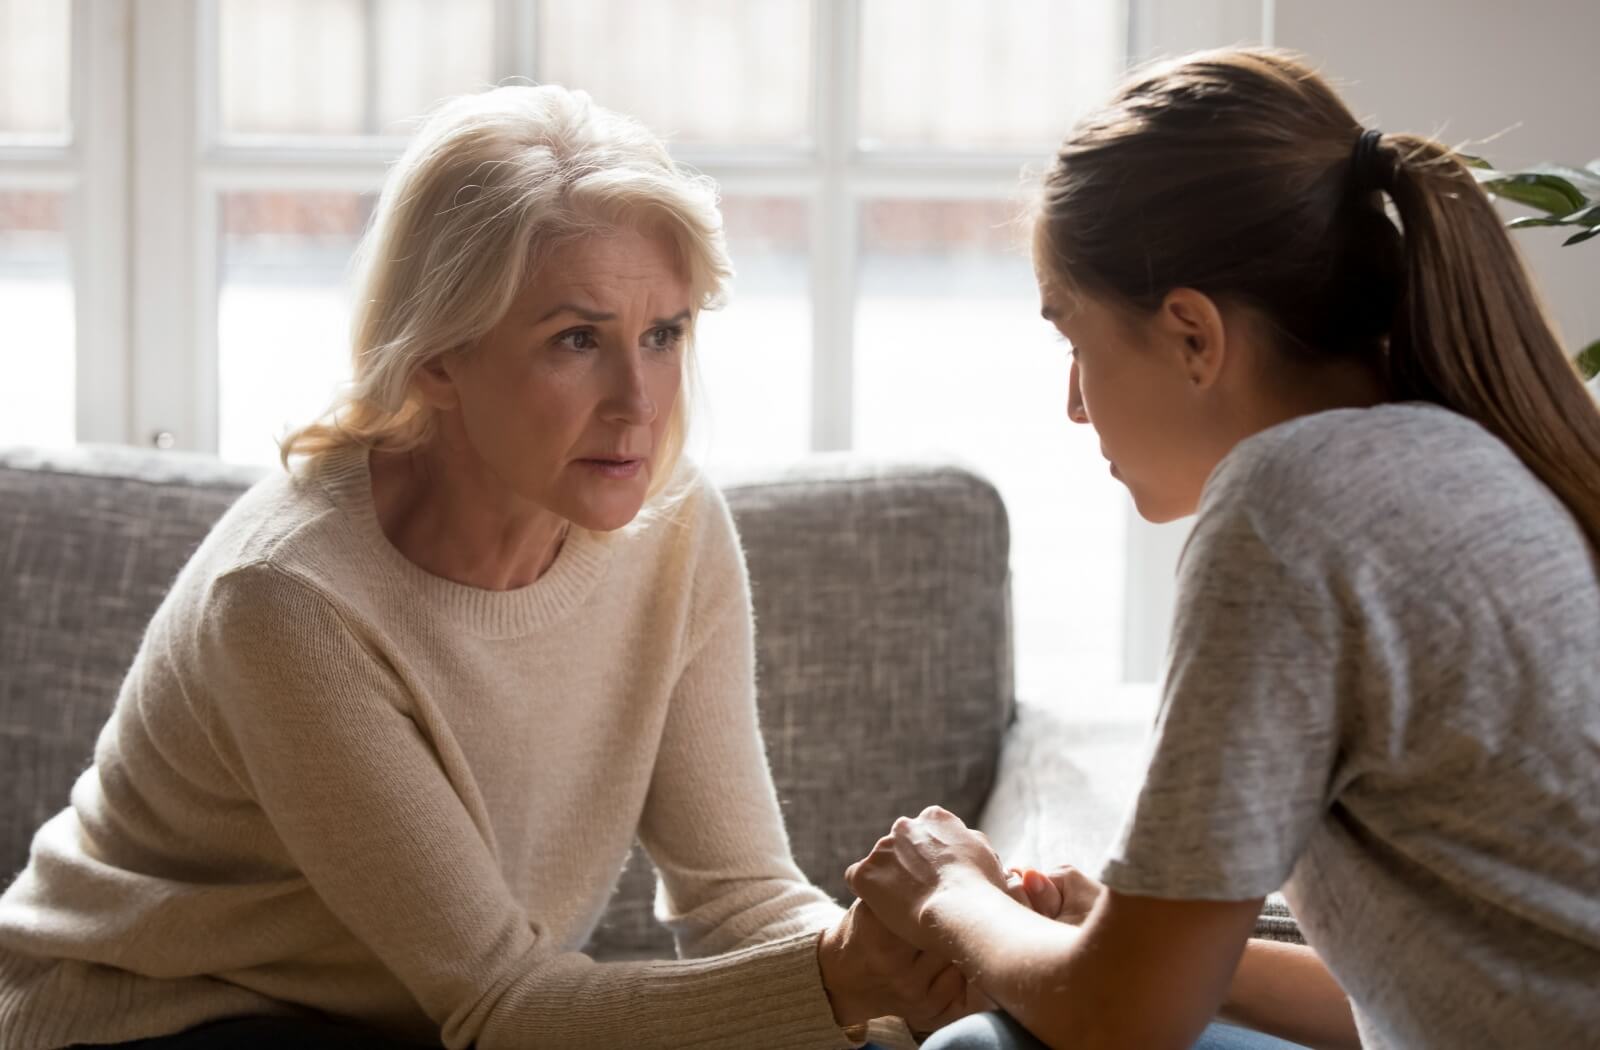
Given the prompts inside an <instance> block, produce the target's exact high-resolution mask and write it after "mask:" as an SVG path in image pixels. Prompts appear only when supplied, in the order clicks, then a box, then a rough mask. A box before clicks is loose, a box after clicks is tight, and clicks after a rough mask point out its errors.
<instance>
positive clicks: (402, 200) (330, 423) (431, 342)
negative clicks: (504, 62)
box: [280, 85, 732, 497]
mask: <svg viewBox="0 0 1600 1050" xmlns="http://www.w3.org/2000/svg"><path fill="white" fill-rule="evenodd" d="M623 227H629V228H641V227H642V228H644V229H646V230H648V231H649V232H650V233H652V234H661V235H665V236H666V237H667V238H668V239H669V240H670V241H671V242H672V244H673V246H674V248H675V249H676V253H677V256H678V261H679V263H680V265H682V266H683V268H684V272H685V274H686V276H687V278H688V280H689V284H690V289H691V292H692V296H693V298H692V302H693V303H694V309H695V311H696V313H697V314H698V311H699V310H700V309H705V308H714V307H716V306H718V305H720V304H721V302H722V298H723V294H724V290H725V288H726V284H727V281H728V279H729V278H730V277H731V276H732V269H731V267H730V265H729V262H728V256H727V250H726V247H725V245H724V240H723V232H722V217H721V214H720V212H719V211H718V209H717V193H716V187H715V185H714V184H713V183H712V182H711V180H710V179H708V178H705V177H704V176H698V175H693V174H691V173H689V172H687V171H685V170H684V169H682V168H680V167H679V166H678V165H677V164H675V163H674V162H673V160H672V158H671V156H670V155H669V154H668V153H667V150H666V147H665V146H664V145H663V144H662V143H661V141H660V140H659V139H658V138H656V136H655V135H653V134H651V132H650V131H649V130H647V129H646V128H645V127H644V126H643V125H642V124H640V123H639V122H638V121H635V120H633V119H631V118H629V117H625V116H622V115H620V114H617V113H613V112H611V111H609V110H606V109H603V108H602V107H600V106H597V105H595V104H594V103H593V102H591V101H590V99H589V97H588V95H586V94H585V93H583V92H581V91H568V90H566V89H564V88H560V87H555V86H552V85H546V86H542V87H530V86H508V87H498V88H494V89H491V90H488V91H483V92H480V93H477V94H471V95H463V96H460V97H457V98H453V99H450V100H449V101H447V102H445V103H443V104H442V105H440V106H439V107H438V108H437V109H435V110H434V111H433V112H432V113H430V114H429V116H428V117H427V118H426V120H424V122H423V123H422V125H421V127H420V128H419V129H418V131H417V133H416V135H415V136H414V137H413V138H412V140H411V142H410V144H409V145H408V147H407V148H406V151H405V153H404V154H403V155H402V156H401V157H400V160H399V162H398V163H397V164H396V165H395V167H394V169H393V170H392V171H391V172H390V174H389V177H388V179H387V181H386V182H385V185H384V188H383V193H382V194H381V196H380V197H379V199H378V205H377V209H376V211H375V212H374V214H373V218H372V222H371V224H370V225H369V227H368V229H367V232H366V234H365V235H364V236H363V238H362V240H361V245H360V247H359V248H358V249H357V252H356V274H357V276H356V282H355V283H356V307H355V315H354V318H353V324H352V330H351V358H352V364H353V378H352V381H351V382H350V383H349V384H348V386H347V387H346V388H345V389H344V390H343V391H342V392H341V393H340V394H339V396H337V397H336V398H335V399H334V402H333V404H332V405H331V406H330V407H329V408H328V410H327V412H326V413H324V415H323V416H322V417H321V418H320V419H319V420H318V421H316V422H314V423H311V424H310V425H308V426H305V427H302V428H300V429H298V430H295V431H293V432H292V433H290V434H289V435H288V436H287V437H286V438H284V440H283V441H282V442H281V445H280V448H281V453H282V459H283V462H284V465H285V466H287V465H288V463H289V458H290V457H291V456H305V457H309V458H310V459H313V460H315V459H316V458H317V457H320V456H322V455H324V454H326V453H328V452H331V451H333V450H335V449H340V448H346V447H350V446H359V447H365V448H372V449H383V450H388V451H405V450H409V449H412V448H416V447H417V446H418V445H421V444H423V443H424V442H425V441H427V440H428V438H429V437H430V436H431V434H432V433H433V429H434V426H435V418H434V417H435V410H434V409H432V408H430V407H429V406H428V405H426V404H425V403H423V401H422V400H421V399H420V398H418V397H417V396H416V392H415V390H414V389H413V385H412V378H413V377H414V376H415V374H416V372H417V369H418V368H420V367H421V366H422V365H424V364H425V363H427V362H428V361H429V360H431V359H433V358H434V357H436V356H438V355H440V354H443V353H450V352H454V351H459V350H462V349H465V348H468V347H471V346H473V345H474V344H475V343H476V342H477V340H478V339H480V338H481V337H482V336H483V335H484V334H485V333H487V332H488V331H489V330H490V329H491V328H493V327H494V326H495V325H496V324H497V323H499V321H500V320H501V319H502V318H503V317H504V316H505V314H506V312H507V311H508V310H509V309H510V307H511V304H512V302H513V300H514V299H515V297H516V296H517V294H518V292H519V291H521V290H522V289H523V288H524V287H525V285H526V284H527V282H528V280H529V279H530V278H531V277H532V276H533V275H534V274H535V273H536V272H537V271H538V269H539V267H540V265H541V263H542V262H543V261H544V260H545V259H547V258H548V257H549V255H550V253H551V252H552V251H553V250H554V249H555V248H556V247H558V246H559V245H561V244H563V243H566V242H568V241H570V240H572V239H575V238H578V237H582V236H584V235H585V234H591V233H597V232H604V231H607V230H612V229H617V228H623ZM690 331H691V332H692V331H693V325H692V324H691V326H690ZM688 345H691V344H686V346H688ZM691 352H692V351H691ZM684 367H685V373H686V375H685V378H686V379H688V378H690V377H691V376H692V367H693V366H692V358H691V357H689V356H687V355H686V356H685V359H684ZM686 389H687V388H686ZM685 402H686V398H685V397H680V398H678V400H677V403H676V405H675V406H674V408H673V413H672V418H671V420H670V421H669V424H668V429H667V437H666V441H665V445H664V447H663V448H662V449H661V452H660V459H659V461H658V463H657V469H656V470H655V471H654V478H653V481H652V485H651V491H650V496H651V497H654V496H655V495H657V494H658V493H659V492H660V491H661V489H662V488H663V487H664V486H665V485H666V484H667V483H668V482H669V481H670V479H671V478H672V476H673V474H674V472H675V469H676V466H677V462H678V459H679V457H680V456H681V455H682V452H683V448H684V444H685V442H686V440H687V436H688V426H689V418H688V405H687V404H686V403H685Z"/></svg>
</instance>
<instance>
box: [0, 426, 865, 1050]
mask: <svg viewBox="0 0 1600 1050" xmlns="http://www.w3.org/2000/svg"><path fill="white" fill-rule="evenodd" d="M685 476H686V480H685V485H687V486H688V490H687V492H686V494H685V496H684V498H683V499H682V501H681V502H680V503H679V504H678V505H677V507H676V508H675V509H673V510H672V511H671V512H670V513H669V514H663V515H661V516H656V517H649V516H647V517H643V518H641V519H640V520H638V521H636V522H634V523H633V524H632V525H630V526H629V527H628V528H626V529H623V530H620V531H619V532H616V533H612V534H609V535H600V534H594V533H589V532H585V531H583V530H580V529H574V530H573V531H572V533H571V535H570V536H569V537H568V539H567V541H566V544H565V546H564V547H563V548H562V550H561V552H560V555H559V557H558V558H557V559H556V561H555V563H554V565H553V566H552V567H551V568H550V570H549V571H548V572H547V573H546V574H545V576H543V577H542V578H541V579H540V580H539V581H538V582H536V583H534V584H533V585H531V586H529V587H525V588H522V589H519V590H514V591H507V592H491V591H483V590H478V589H475V588H470V587H466V586H462V585H459V584H455V583H451V582H449V581H446V580H443V579H440V578H438V577H435V576H431V575H429V574H427V573H425V572H424V571H422V570H421V569H419V568H418V567H417V566H415V565H413V564H412V563H411V562H409V561H407V560H406V559H405V557H404V556H402V555H401V554H400V553H399V551H397V550H396V549H395V548H394V547H393V546H392V545H391V544H390V543H389V542H388V541H387V539H386V538H385V536H384V534H383V532H382V530H381V528H380V526H379V524H378V520H377V517H376V514H375V513H374V510H373V505H372V497H371V477H370V474H369V472H368V470H367V459H366V455H365V454H364V453H360V452H354V453H352V452H346V453H336V454H333V455H331V456H329V457H327V458H326V459H325V460H324V461H323V462H322V463H321V464H320V465H318V466H317V467H316V468H314V469H313V470H311V471H309V472H308V473H306V474H305V475H304V476H295V477H290V476H280V477H277V478H274V479H271V480H268V481H265V482H263V483H262V484H260V485H258V486H257V487H255V488H254V489H252V490H251V491H250V492H249V493H248V494H246V495H245V496H244V497H243V498H242V499H241V500H240V501H239V503H238V504H237V505H236V506H235V507H233V509H231V510H230V511H229V512H228V513H227V514H226V515H225V516H224V517H223V519H222V520H221V521H220V522H219V523H218V524H217V526H216V528H215V529H214V530H213V531H212V533H211V535H210V536H209V537H208V538H207V539H206V541H205V543H204V544H203V545H202V546H201V547H200V549H199V551H198V552H197V553H196V554H195V555H194V557H193V559H192V560H191V561H190V562H189V564H188V566H187V567H186V568H185V569H184V570H183V572H182V573H181V575H180V576H179V577H178V579H177V582H176V583H175V584H174V586H173V588H172V591H171V593H170V594H169V595H168V596H167V598H166V600H165V601H164V602H163V603H162V605H161V608H160V609H159V611H158V612H157V613H156V615H155V618H154V620H153V621H152V622H151V624H150V627H149V630H148V632H147V633H146V635H145V638H144V641H143V644H142V645H141V647H140V650H139V653H138V656H137V657H136V658H135V660H134V663H133V667H132V669H131V670H130V672H129V674H128V677H127V680H126V682H125V683H124V685H123V688H122V693H121V695H120V696H119V697H118V700H117V703H116V707H115V710H114V711H113V712H112V715H111V718H110V721H109V722H108V723H107V725H106V727H105V729H104V731H103V732H102V733H101V735H100V738H99V742H98V744H97V746H96V748H95V760H94V765H93V766H92V767H91V768H90V769H89V770H88V771H87V772H85V773H84V774H83V776H82V777H81V778H80V779H79V780H78V782H77V785H76V786H75V787H74V788H73V791H72V799H71V805H70V806H69V807H68V808H67V809H65V810H63V811H62V812H61V813H60V814H59V815H57V816H56V817H55V818H53V819H52V820H50V821H49V822H48V823H47V824H45V826H44V827H43V828H42V829H41V830H40V831H39V833H38V836H37V838H36V839H35V841H34V845H33V851H32V856H31V860H30V862H29V864H28V866H27V868H26V869H25V870H24V871H23V873H22V874H21V876H20V877H19V878H18V879H17V880H16V882H15V883H13V884H12V885H11V887H10V888H9V889H8V890H6V892H5V894H4V896H3V897H0V1047H5V1048H6V1050H45V1048H53V1047H60V1046H63V1045H66V1044H69V1043H76V1042H110V1041H117V1040H127V1039H134V1038H140V1037H145V1036H151V1035H157V1034H162V1033H168V1032H174V1031H177V1030H180V1029H183V1028H185V1027H187V1026H191V1025H194V1024H197V1023H200V1022H203V1021H206V1020H208V1019H212V1018H218V1017H224V1016H229V1015H237V1014H251V1013H255V1014H264V1013H293V1012H295V1011H296V1010H299V1009H305V1008H310V1009H314V1010H319V1011H325V1012H327V1013H331V1014H335V1015H338V1016H341V1017H345V1018H350V1019H352V1020H355V1021H359V1022H361V1023H363V1024H365V1025H368V1026H371V1027H374V1028H377V1029H381V1030H383V1031H386V1032H389V1033H393V1034H395V1035H399V1036H405V1037H414V1038H418V1039H422V1040H429V1041H435V1042H437V1041H439V1040H440V1039H442V1040H443V1042H444V1043H445V1044H447V1045H448V1046H451V1047H465V1046H467V1045H469V1044H474V1045H476V1046H477V1047H478V1048H480V1050H499V1048H501V1047H534V1046H538V1047H566V1046H585V1047H616V1046H628V1047H685V1046H697V1047H729V1048H733V1047H739V1048H741V1050H743V1048H745V1047H748V1046H762V1047H772V1048H789V1047H792V1048H796V1050H799V1048H808V1050H809V1048H826V1047H842V1046H847V1045H849V1043H848V1042H847V1040H846V1039H845V1038H844V1036H843V1034H842V1033H841V1032H840V1030H839V1029H838V1028H837V1027H836V1025H835V1024H834V1021H833V1016H832V1012H831V1010H830V1009H829V1005H828V1001H827V998H826V996H825V994H824V992H823V988H822V984H821V979H820V976H819V974H818V970H817V961H816V945H815V942H816V931H817V930H819V929H820V928H822V927H823V926H825V925H827V924H829V923H830V922H832V921H833V920H834V919H835V918H836V917H837V916H838V914H839V910H838V908H837V906H836V905H835V904H834V903H833V902H832V901H830V900H829V899H828V898H827V897H826V896H825V895H824V894H822V893H821V892H820V891H819V890H817V889H815V888H814V887H812V886H811V885H809V884H808V883H807V882H806V880H805V878H804V877H803V876H802V875H801V873H800V871H799V870H798V869H797V868H796V867H795V865H794V862H793V861H792V859H791V857H790V853H789V846H788V841H787V839H786V837H785V835H784V831H783V824H782V821H781V818H780V816H779V811H778V805H777V800H776V797H775V794H774V791H773V785H772V780H771V777H770V775H769V773H768V770H767V766H766V762H765V757H764V754H763V749H762V742H761V737H760V735H759V733H758V731H757V726H756V709H755V703H754V673H753V667H752V640H751V621H750V606H749V590H748V585H747V583H746V580H745V576H744V567H743V561H742V558H741V555H740V551H739V547H738V542H737V539H736V537H735V534H734V530H733V524H732V521H731V519H730V517H729V515H728V512H727V508H726V506H725V505H724V504H723V502H722V500H721V498H720V497H719V495H718V494H717V493H716V491H715V490H714V489H712V488H711V487H710V486H709V485H708V484H706V483H705V482H704V481H702V480H700V479H699V478H698V476H697V475H693V474H692V472H690V471H688V470H686V471H685ZM636 832H637V834H638V836H639V837H640V839H641V840H642V841H643V842H644V844H645V846H646V848H647V849H648V850H649V852H650V854H651V856H652V858H653V859H654V861H655V863H656V865H657V867H658V868H659V870H660V872H661V875H662V878H663V882H664V891H665V892H664V894H663V896H662V900H661V903H660V905H658V908H659V909H661V910H662V911H663V918H664V919H665V921H666V922H667V923H668V924H669V925H670V926H671V928H672V929H673V931H674V933H675V934H676V937H677V941H678V945H679V949H680V954H681V955H682V956H684V958H683V959H681V960H678V961H659V962H642V963H604V964H602V963H596V962H595V961H593V960H591V959H589V958H588V957H586V956H584V955H582V954H580V953H579V949H580V948H581V947H582V945H583V944H584V942H585V941H586V939H587V938H588V936H589V933H590V931H591V930H592V929H593V928H594V926H595V924H596V922H597V921H598V919H599V918H600V915H601V913H602V911H603V910H604V908H605V905H606V901H607V898H608V896H609V894H610V892H611V889H612V886H613V884H614V883H615V881H616V877H617V874H618V872H619V870H620V869H621V867H622V864H623V861H624V859H625V857H626V855H627V853H628V849H629V846H630V844H631V842H632V840H633V838H634V835H635V833H636Z"/></svg>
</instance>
